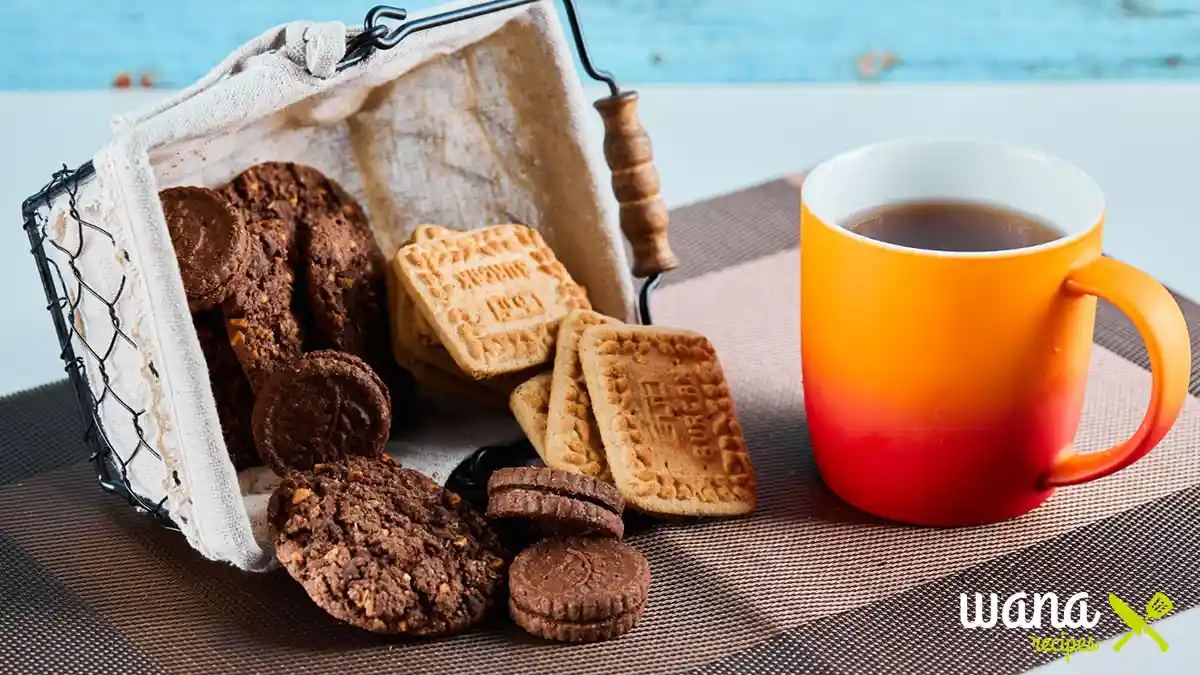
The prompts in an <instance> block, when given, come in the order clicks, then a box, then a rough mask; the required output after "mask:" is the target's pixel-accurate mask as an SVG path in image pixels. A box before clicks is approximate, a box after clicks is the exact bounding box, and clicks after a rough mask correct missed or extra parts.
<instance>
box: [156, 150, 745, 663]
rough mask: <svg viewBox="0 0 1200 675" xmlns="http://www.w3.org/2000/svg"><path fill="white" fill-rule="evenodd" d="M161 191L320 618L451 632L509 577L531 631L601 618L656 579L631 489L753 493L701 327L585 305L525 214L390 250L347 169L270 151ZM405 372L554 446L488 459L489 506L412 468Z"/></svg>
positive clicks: (511, 604) (576, 631) (476, 617)
mask: <svg viewBox="0 0 1200 675" xmlns="http://www.w3.org/2000/svg"><path fill="white" fill-rule="evenodd" d="M160 197H161V201H162V203H163V210H164V216H165V217H166V221H167V226H168V229H169V231H170V233H171V238H172V242H173V244H174V246H175V250H176V254H177V258H178V261H179V269H180V274H181V277H182V279H183V285H184V289H185V292H186V294H187V298H188V303H189V305H190V307H191V309H192V311H193V318H194V323H195V326H196V332H197V336H198V338H199V340H200V344H201V347H202V349H203V351H204V355H205V358H206V359H207V362H208V367H209V373H210V380H211V384H212V392H213V397H214V399H215V401H216V405H217V411H218V415H219V418H220V422H221V426H222V431H223V434H224V437H225V441H226V445H227V447H228V449H229V452H230V456H231V459H232V460H233V463H234V465H235V467H237V468H238V469H239V470H241V469H243V468H246V467H248V466H253V465H257V464H265V465H266V466H267V467H268V468H269V469H270V470H271V471H273V472H275V473H277V474H278V475H279V476H281V477H282V481H281V482H280V484H279V486H278V487H277V488H276V489H275V490H274V492H273V493H272V495H271V499H270V505H269V508H268V511H269V514H268V515H269V520H270V523H271V525H272V527H273V530H274V535H275V550H276V554H277V556H278V559H279V561H280V563H281V565H282V566H283V567H284V568H285V569H286V570H287V571H288V573H289V574H290V575H291V576H292V577H293V578H294V579H295V580H296V581H298V582H299V583H300V584H301V585H302V586H303V587H304V589H305V590H306V592H307V593H308V596H309V597H310V598H311V599H312V600H313V601H314V602H315V603H316V604H318V605H319V606H320V607H321V608H323V609H324V610H325V611H326V612H328V613H329V614H330V615H332V616H333V617H335V618H337V619H339V620H341V621H344V622H346V623H349V624H351V625H354V626H358V627H360V628H363V629H366V630H371V631H375V632H381V633H407V634H413V635H422V636H436V635H447V634H451V633H456V632H460V631H463V630H466V629H468V628H470V627H472V626H475V625H478V624H479V623H480V622H481V621H482V620H483V619H484V617H486V616H487V615H488V613H489V612H490V610H491V609H492V608H493V607H495V606H498V605H500V604H501V603H502V599H501V597H500V595H501V594H502V593H503V592H504V589H505V587H506V586H507V588H508V610H509V614H510V615H511V616H512V618H513V619H514V620H515V621H516V622H517V623H518V624H519V625H521V626H522V627H523V628H525V629H526V630H527V631H529V632H530V633H533V634H535V635H539V636H542V637H544V638H548V639H552V640H560V641H568V642H586V641H595V640H604V639H611V638H615V637H618V636H620V635H622V634H624V633H625V632H627V631H629V630H630V629H631V628H633V626H634V624H636V623H637V621H638V619H639V618H640V617H641V616H642V614H643V611H644V609H645V605H646V601H647V596H648V590H649V585H650V566H649V563H648V562H647V561H646V559H645V558H644V557H642V556H641V554H639V553H638V552H637V551H636V550H634V549H633V548H632V547H630V546H629V545H627V544H625V543H624V542H622V538H623V536H624V531H625V525H624V521H623V515H625V511H626V505H628V506H630V507H631V508H632V509H635V510H637V511H640V512H644V513H649V514H658V515H664V516H666V515H670V516H679V515H694V516H734V515H743V514H746V513H749V512H750V511H752V510H753V509H754V506H755V501H756V494H755V483H754V474H753V468H752V466H751V463H750V458H749V455H748V454H747V452H746V448H745V442H744V440H743V438H742V433H741V429H740V427H739V426H738V421H737V413H736V411H735V409H734V406H733V402H732V399H731V396H730V392H729V388H728V386H727V384H726V382H725V377H724V373H723V372H722V370H721V366H720V363H719V362H718V360H717V357H716V353H715V350H714V349H713V346H712V345H711V344H710V343H709V342H708V340H707V339H705V338H704V337H703V336H701V335H699V334H696V333H694V332H691V331H686V330H676V329H664V328H656V327H643V326H630V325H626V324H623V323H622V322H620V321H618V320H616V319H613V318H611V317H608V316H604V315H603V314H600V313H597V312H595V311H593V309H592V307H591V304H590V303H589V301H588V298H587V293H586V292H585V290H584V289H583V287H582V286H580V285H579V284H577V283H576V282H575V281H574V280H573V279H572V278H571V276H570V274H569V273H568V272H567V270H566V268H565V267H564V266H563V265H562V264H561V263H560V262H559V261H558V260H557V258H556V257H555V255H554V252H553V251H552V250H551V249H550V248H549V246H547V245H546V243H545V241H543V240H542V237H541V235H540V234H539V233H538V232H537V231H536V230H534V229H532V228H529V227H526V226H524V225H517V224H501V225H494V226H490V227H484V228H481V229H476V230H470V231H456V230H452V229H448V228H444V227H440V226H435V225H420V226H417V227H416V228H415V230H414V231H413V233H412V237H411V239H410V240H409V241H408V243H407V244H406V245H405V246H403V247H402V248H401V249H400V250H399V251H397V252H396V254H395V256H394V257H393V258H392V260H391V261H387V260H386V259H385V258H384V256H383V254H382V253H381V252H380V249H379V247H378V245H377V244H376V242H375V239H374V236H373V234H372V231H371V229H370V227H369V224H368V223H367V220H366V216H365V214H364V213H363V211H362V209H361V207H360V206H359V205H358V203H357V202H355V201H354V199H353V198H352V197H350V196H349V195H348V194H347V193H346V192H345V191H344V190H343V189H342V188H341V187H340V186H338V185H337V184H336V183H335V182H333V181H332V180H330V179H329V178H327V177H326V176H324V175H322V174H321V173H320V172H319V171H317V170H316V169H313V168H311V167H306V166H302V165H297V164H287V163H278V162H270V163H265V164H259V165H256V166H254V167H251V168H250V169H247V170H246V171H245V172H243V173H242V174H240V175H239V176H237V177H236V178H234V179H233V181H231V182H230V183H229V184H228V185H226V186H224V187H223V188H221V189H219V190H208V189H204V188H196V187H181V188H172V189H168V190H164V191H163V192H162V193H160ZM414 386H423V387H427V388H429V389H436V390H439V391H442V392H445V393H449V394H452V395H454V396H457V397H461V398H464V399H469V400H473V401H476V402H479V403H483V404H486V405H490V406H494V407H505V406H507V407H510V408H511V410H512V412H513V414H514V416H515V417H516V419H517V421H518V423H519V425H520V426H521V427H522V429H523V430H524V431H525V433H526V434H527V435H528V437H529V439H530V441H531V443H532V444H533V445H534V447H535V448H536V449H537V451H538V454H539V455H540V456H541V458H542V460H543V463H544V464H545V467H539V468H520V469H505V470H500V471H497V472H495V473H494V474H493V475H492V477H491V480H490V481H489V486H488V488H489V494H488V498H489V502H488V509H487V514H486V516H485V515H484V514H481V513H479V511H478V510H477V509H475V508H474V507H472V506H471V505H470V504H468V503H467V502H466V501H465V500H463V499H462V498H461V497H459V496H458V495H457V494H455V493H453V492H451V491H448V490H446V489H445V488H443V487H442V486H440V485H438V484H437V483H436V482H434V481H433V480H431V479H430V478H428V477H427V476H424V475H422V474H420V473H418V472H416V471H413V470H411V469H407V468H403V467H402V466H401V465H400V464H399V463H398V462H397V461H395V460H394V459H392V458H391V457H389V456H388V455H387V454H386V453H385V444H386V442H387V440H388V437H389V434H390V433H392V432H394V431H395V430H396V429H398V428H399V427H393V425H392V408H393V403H392V402H393V397H395V396H409V395H410V394H411V392H412V390H413V388H414ZM397 409H408V406H397ZM489 519H490V520H489ZM500 521H504V522H506V523H512V522H526V523H529V524H531V525H533V527H532V528H530V531H531V532H532V533H533V534H534V535H535V536H534V541H533V543H532V544H530V545H528V546H524V547H523V548H522V547H520V546H516V547H514V546H511V545H510V543H506V542H505V541H504V540H503V538H502V537H501V536H500V535H499V534H498V533H497V532H498V531H497V529H496V525H498V524H499V522H500ZM525 543H528V541H526V542H525ZM516 548H522V550H521V551H520V552H519V553H518V554H517V555H515V557H514V556H513V555H512V550H515V549H516ZM576 567H578V571H580V574H579V575H574V576H572V578H573V579H574V578H576V577H578V579H579V580H581V581H579V583H578V584H574V585H571V587H570V588H568V587H567V586H566V585H564V584H563V583H561V579H560V578H558V577H559V576H561V572H562V571H563V570H572V569H575V568H576ZM583 572H586V574H583ZM506 581H507V583H505V582H506Z"/></svg>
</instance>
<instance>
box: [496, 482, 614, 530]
mask: <svg viewBox="0 0 1200 675" xmlns="http://www.w3.org/2000/svg"><path fill="white" fill-rule="evenodd" d="M487 514H488V516H490V517H492V518H528V519H530V520H532V521H534V525H536V526H537V530H538V532H539V533H541V534H547V535H563V536H566V535H574V536H600V537H615V538H617V539H620V538H621V537H623V536H625V523H624V522H622V521H621V517H620V516H618V515H616V514H615V513H613V512H612V511H609V510H608V509H605V508H604V507H602V506H597V505H596V504H592V503H591V502H585V501H582V500H579V499H572V498H571V497H563V496H562V495H556V494H553V493H549V492H540V491H537V490H520V489H511V490H501V491H499V492H494V493H492V494H491V495H490V496H489V497H488V510H487Z"/></svg>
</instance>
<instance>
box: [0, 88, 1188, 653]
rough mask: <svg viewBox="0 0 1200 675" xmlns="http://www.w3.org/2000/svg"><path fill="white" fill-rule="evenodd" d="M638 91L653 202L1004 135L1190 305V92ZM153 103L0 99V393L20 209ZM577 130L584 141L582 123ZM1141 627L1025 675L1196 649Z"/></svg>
mask: <svg viewBox="0 0 1200 675" xmlns="http://www.w3.org/2000/svg"><path fill="white" fill-rule="evenodd" d="M640 91H641V93H642V102H641V113H642V120H643V122H644V123H645V125H646V127H647V129H648V130H649V131H650V133H651V134H652V136H653V140H654V146H655V156H656V163H657V165H658V169H659V172H660V173H661V175H662V178H663V196H664V198H665V199H666V200H667V203H668V205H670V206H672V207H674V206H678V205H681V204H686V203H689V202H694V201H697V200H700V199H704V198H706V197H709V196H714V195H717V194H720V193H722V192H728V191H730V190H734V189H737V188H740V187H746V186H749V185H753V184H755V183H758V182H762V181H765V180H769V179H772V178H775V177H778V176H781V175H784V174H788V173H793V172H796V171H799V170H802V169H804V168H807V167H810V166H812V165H814V164H815V163H817V162H819V161H820V160H821V159H823V158H825V157H828V156H830V155H832V154H834V153H836V152H838V151H841V150H844V149H848V148H851V147H854V146H857V145H862V144H865V143H869V142H873V141H877V140H883V139H888V138H894V137H897V136H906V135H952V136H978V137H985V138H991V139H997V140H1004V141H1009V142H1014V143H1019V144H1022V145H1027V146H1032V147H1036V148H1040V149H1042V150H1045V151H1047V152H1050V153H1052V154H1056V155H1059V156H1061V157H1063V158H1064V159H1067V160H1069V161H1072V162H1074V163H1076V164H1078V165H1079V166H1081V167H1082V168H1084V169H1085V170H1086V171H1088V172H1089V173H1091V174H1092V175H1093V176H1095V177H1096V179H1097V180H1098V181H1099V182H1100V184H1101V185H1102V186H1104V188H1105V190H1106V191H1107V195H1108V204H1109V211H1108V213H1109V221H1108V225H1107V229H1106V233H1105V234H1106V240H1105V248H1106V250H1107V251H1109V252H1110V253H1112V254H1113V255H1115V256H1117V257H1119V258H1121V259H1123V260H1125V261H1126V262H1129V263H1131V264H1134V265H1137V266H1139V267H1142V268H1143V269H1145V270H1146V271H1148V272H1150V273H1151V274H1153V275H1154V276H1156V277H1157V278H1158V279H1160V280H1162V281H1163V282H1164V283H1166V284H1167V285H1169V286H1171V287H1173V288H1174V289H1176V290H1178V291H1180V292H1182V293H1183V294H1184V295H1187V296H1189V297H1193V298H1200V227H1198V226H1200V212H1198V210H1197V203H1198V195H1200V85H1195V84H1053V85H889V86H856V85H845V86H828V85H823V86H721V87H715V86H714V87H671V86H652V87H651V86H647V87H641V88H640ZM598 93H599V92H598V91H594V90H593V91H589V94H590V95H598ZM163 95H164V93H163V92H143V91H133V92H94V93H53V94H49V93H39V94H26V93H11V92H0V213H6V214H8V219H9V220H8V222H9V224H8V225H7V226H5V227H0V288H3V289H4V293H3V296H2V297H3V301H2V302H3V307H4V310H5V316H4V317H3V320H0V353H2V354H3V357H0V395H3V394H8V393H12V392H15V391H19V390H21V389H25V388H28V387H32V386H36V385H39V384H44V383H47V382H51V381H54V380H57V379H61V378H62V377H63V376H64V375H63V370H62V364H61V362H60V361H59V360H58V346H57V339H56V337H55V334H54V331H53V328H52V326H51V323H50V320H49V317H48V316H47V312H46V310H45V298H44V296H43V295H42V289H41V285H40V282H39V281H38V278H37V275H36V273H35V271H34V266H33V261H32V259H31V258H30V256H29V254H28V249H29V245H28V242H27V240H26V238H25V233H24V231H23V230H22V229H21V227H20V219H19V206H20V203H21V201H22V200H23V199H24V198H25V197H27V196H28V195H30V194H32V193H33V192H35V191H36V190H37V189H38V188H40V187H41V185H42V184H44V183H45V182H46V181H47V179H48V178H49V175H50V173H51V172H52V171H54V170H55V169H57V168H58V167H59V166H60V165H61V164H63V163H65V164H67V165H68V166H71V167H74V166H76V165H78V164H80V163H82V162H83V161H84V160H86V159H88V158H89V157H90V156H91V154H92V153H93V152H94V151H95V150H96V149H98V148H99V147H100V146H101V145H102V144H103V143H104V142H105V141H106V140H107V139H108V137H109V127H108V120H109V117H110V116H111V115H112V114H114V113H116V112H119V111H123V110H126V109H129V108H132V107H140V106H141V105H144V104H146V103H148V102H151V101H153V100H154V99H156V98H158V97H160V96H163ZM591 133H592V137H593V142H595V143H599V142H600V139H601V130H600V128H599V124H598V120H593V125H592V128H591ZM1028 590H1029V591H1030V592H1032V591H1034V590H1037V589H1028ZM1093 602H1103V599H1102V598H1095V599H1093ZM930 609H931V611H932V608H930ZM936 611H945V612H951V613H957V611H958V610H957V607H946V608H940V609H938V610H936ZM914 620H920V619H919V617H914ZM1155 625H1156V627H1157V629H1158V631H1159V632H1160V633H1161V634H1162V635H1163V637H1164V638H1165V639H1166V640H1167V641H1168V642H1169V643H1170V644H1171V649H1170V651H1169V652H1167V653H1166V654H1161V653H1159V652H1158V650H1157V648H1155V647H1154V645H1153V643H1151V642H1150V641H1149V640H1145V639H1136V640H1133V641H1131V642H1130V643H1129V644H1128V645H1127V646H1126V647H1125V648H1124V649H1123V650H1122V651H1121V652H1119V653H1114V652H1113V651H1112V649H1111V646H1110V645H1111V643H1112V642H1113V641H1109V643H1106V644H1105V645H1103V646H1102V649H1101V650H1100V651H1097V652H1093V653H1090V654H1076V655H1074V656H1073V657H1072V658H1071V663H1070V664H1067V663H1065V662H1064V661H1062V660H1059V661H1057V662H1055V663H1052V664H1050V665H1049V666H1046V667H1044V668H1042V669H1041V670H1042V671H1046V672H1056V671H1060V672H1064V673H1065V672H1068V669H1070V672H1089V673H1123V672H1131V671H1133V670H1134V669H1135V668H1139V667H1150V668H1154V669H1155V670H1156V672H1158V673H1167V672H1181V673H1182V672H1185V671H1186V672H1194V670H1193V668H1194V666H1195V663H1196V662H1197V661H1200V645H1198V644H1197V642H1196V641H1189V640H1188V639H1187V638H1189V637H1193V636H1200V610H1192V611H1190V612H1186V613H1182V614H1178V615H1175V616H1172V617H1168V618H1165V619H1163V620H1161V621H1159V622H1156V624H1155ZM1187 663H1192V664H1193V666H1191V667H1187V666H1186V664H1187ZM980 665H981V667H985V666H984V664H980Z"/></svg>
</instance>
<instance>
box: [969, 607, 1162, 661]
mask: <svg viewBox="0 0 1200 675" xmlns="http://www.w3.org/2000/svg"><path fill="white" fill-rule="evenodd" d="M1108 605H1109V607H1110V608H1111V609H1112V611H1113V612H1115V613H1116V615H1117V617H1119V618H1120V619H1121V621H1122V622H1124V623H1125V626H1126V627H1128V628H1129V631H1128V632H1127V633H1125V634H1124V635H1123V636H1122V637H1121V639H1120V640H1118V641H1117V643H1116V644H1115V645H1113V651H1118V652H1119V651H1121V648H1123V647H1124V646H1125V645H1126V643H1128V642H1129V641H1130V640H1132V639H1133V638H1134V637H1136V636H1143V637H1146V638H1147V639H1150V640H1153V641H1154V642H1156V643H1157V644H1158V648H1159V650H1160V651H1164V652H1165V651H1167V649H1168V648H1169V645H1168V644H1167V642H1166V640H1164V639H1163V638H1162V636H1160V635H1159V634H1158V632H1157V631H1155V630H1154V628H1152V627H1151V626H1150V622H1151V621H1155V620H1157V619H1161V618H1162V617H1164V616H1166V615H1167V614H1168V613H1169V612H1170V611H1171V610H1172V609H1174V605H1173V604H1172V603H1171V600H1170V598H1168V597H1167V596H1166V594H1164V593H1155V594H1154V596H1153V597H1151V598H1150V600H1149V601H1148V602H1147V603H1146V610H1145V615H1144V616H1143V615H1142V614H1141V613H1139V612H1138V610H1136V609H1134V608H1133V607H1131V606H1130V605H1129V604H1128V603H1126V602H1125V601H1124V600H1122V599H1121V598H1119V597H1117V595H1116V594H1114V593H1109V594H1108ZM958 616H959V622H960V623H961V624H962V627H963V628H968V629H987V628H995V627H997V626H1003V627H1004V628H1008V629H1025V630H1030V629H1033V630H1038V631H1042V630H1045V629H1052V630H1058V634H1057V635H1054V634H1052V633H1051V634H1049V635H1047V634H1045V633H1037V634H1034V635H1031V636H1030V641H1031V642H1032V646H1033V650H1034V651H1036V652H1040V653H1055V654H1066V657H1067V662H1068V663H1069V662H1070V661H1071V654H1073V653H1075V652H1094V651H1096V650H1097V649H1099V648H1100V646H1099V645H1098V644H1097V642H1096V639H1095V638H1094V637H1093V636H1092V635H1089V634H1087V633H1086V632H1083V633H1082V634H1080V633H1079V632H1076V631H1089V630H1091V629H1093V628H1095V627H1096V624H1098V623H1100V611H1099V610H1091V609H1089V607H1088V594H1087V593H1076V594H1074V595H1072V596H1071V597H1069V598H1067V600H1066V602H1064V603H1060V602H1059V598H1058V595H1057V594H1055V593H1034V594H1032V595H1031V594H1028V593H1025V592H1023V591H1022V592H1019V593H1013V594H1012V595H1010V596H1008V599H1006V600H1005V601H1004V602H1003V603H1001V602H1000V598H999V597H998V596H997V595H996V594H995V593H989V594H987V595H986V596H985V595H984V594H982V593H975V594H974V605H973V606H972V603H971V599H970V598H969V597H968V595H967V594H966V593H960V594H959V596H958ZM1068 631H1072V632H1070V633H1068Z"/></svg>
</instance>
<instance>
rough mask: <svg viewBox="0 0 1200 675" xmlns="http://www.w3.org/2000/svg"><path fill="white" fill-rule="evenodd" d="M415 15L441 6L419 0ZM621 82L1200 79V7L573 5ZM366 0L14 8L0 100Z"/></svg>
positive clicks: (927, 0)
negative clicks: (7, 92) (12, 92)
mask: <svg viewBox="0 0 1200 675" xmlns="http://www.w3.org/2000/svg"><path fill="white" fill-rule="evenodd" d="M392 2H393V3H395V4H399V5H404V6H406V7H407V8H408V9H409V10H416V9H421V8H424V7H428V6H429V5H431V4H435V3H433V2H431V1H430V0H417V1H416V2H411V3H406V2H402V1H401V0H392ZM576 3H577V5H578V7H579V12H580V15H581V16H582V18H583V21H584V27H585V31H586V34H587V37H588V42H589V45H591V47H592V50H593V52H594V54H593V56H594V60H595V61H596V63H597V64H598V65H600V66H601V67H603V68H605V69H608V70H611V71H612V72H614V73H615V74H616V75H617V76H618V77H619V78H620V79H621V80H622V81H624V82H631V83H632V82H641V83H648V82H689V83H700V82H704V83H709V82H711V83H727V82H851V81H861V80H868V81H895V82H911V81H924V82H930V81H943V82H944V81H974V82H978V81H1027V80H1061V79H1072V80H1077V79H1152V80H1168V79H1195V78H1198V77H1200V0H970V1H969V2H964V1H962V0H905V1H903V2H899V1H897V0H837V1H831V0H737V1H736V2H729V1H724V2H723V1H721V0H576ZM373 4H375V3H374V2H370V1H367V0H289V1H288V2H265V1H258V2H254V1H247V0H205V1H204V2H198V1H196V0H181V1H179V2H163V1H162V0H124V1H122V2H95V1H94V0H57V1H56V2H54V3H50V4H47V3H46V2H45V0H4V1H3V2H0V89H36V90H50V89H99V88H106V87H109V86H111V85H112V82H113V79H114V77H115V76H116V75H117V74H118V73H121V72H128V73H130V74H131V75H132V76H133V81H134V83H135V85H136V83H137V80H138V79H139V74H140V73H141V72H143V71H145V72H149V73H151V74H152V76H153V78H154V80H155V82H156V83H157V84H159V85H161V86H169V87H178V86H182V85H185V84H187V83H189V82H191V81H193V80H195V79H196V78H198V77H199V76H200V75H202V74H203V73H204V72H205V71H206V70H207V69H208V68H209V67H210V66H211V65H212V64H214V63H216V62H217V61H218V60H219V59H220V58H221V57H222V56H224V55H225V54H226V53H228V52H229V51H230V50H232V49H233V48H234V47H236V46H237V45H239V44H240V43H242V42H243V41H245V40H246V39H248V38H250V37H252V36H254V35H255V34H257V33H259V32H261V31H262V30H264V29H266V28H268V27H270V26H273V25H277V24H279V23H283V22H286V21H289V20H294V19H301V18H305V19H315V20H334V19H336V20H341V21H345V22H347V23H350V24H357V23H359V22H360V21H361V17H362V15H363V13H364V12H365V11H366V10H367V9H368V8H369V6H371V5H373Z"/></svg>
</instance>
